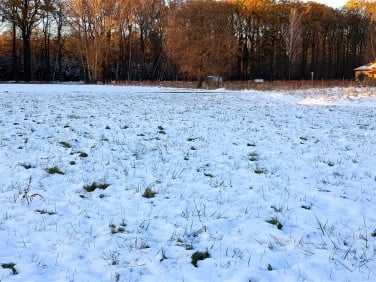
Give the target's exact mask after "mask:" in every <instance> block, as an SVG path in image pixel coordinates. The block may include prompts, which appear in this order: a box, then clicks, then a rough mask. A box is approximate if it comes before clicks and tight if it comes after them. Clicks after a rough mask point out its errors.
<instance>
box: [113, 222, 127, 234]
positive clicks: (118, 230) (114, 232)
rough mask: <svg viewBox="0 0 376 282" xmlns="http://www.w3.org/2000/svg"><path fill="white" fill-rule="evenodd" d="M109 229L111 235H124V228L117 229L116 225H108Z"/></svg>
mask: <svg viewBox="0 0 376 282" xmlns="http://www.w3.org/2000/svg"><path fill="white" fill-rule="evenodd" d="M110 228H111V233H112V234H116V233H124V232H125V228H124V227H122V226H119V227H117V226H116V224H113V223H112V224H110Z"/></svg>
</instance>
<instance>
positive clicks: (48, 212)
mask: <svg viewBox="0 0 376 282" xmlns="http://www.w3.org/2000/svg"><path fill="white" fill-rule="evenodd" d="M35 212H39V213H40V214H48V215H54V214H56V212H53V211H47V210H44V209H43V210H35Z"/></svg>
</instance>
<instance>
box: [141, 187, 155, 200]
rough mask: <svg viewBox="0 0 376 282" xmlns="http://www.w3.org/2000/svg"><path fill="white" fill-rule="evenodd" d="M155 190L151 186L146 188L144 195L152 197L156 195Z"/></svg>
mask: <svg viewBox="0 0 376 282" xmlns="http://www.w3.org/2000/svg"><path fill="white" fill-rule="evenodd" d="M155 194H156V193H155V191H153V190H152V189H151V188H150V187H148V188H146V189H145V191H144V193H143V194H142V197H144V198H147V199H150V198H154V197H155Z"/></svg>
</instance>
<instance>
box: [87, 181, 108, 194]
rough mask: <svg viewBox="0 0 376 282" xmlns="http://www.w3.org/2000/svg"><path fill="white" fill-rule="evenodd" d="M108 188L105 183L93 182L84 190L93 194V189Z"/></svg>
mask: <svg viewBox="0 0 376 282" xmlns="http://www.w3.org/2000/svg"><path fill="white" fill-rule="evenodd" d="M108 186H110V185H109V184H107V183H97V182H95V181H94V182H93V183H91V184H90V185H86V186H84V190H85V191H86V192H93V191H94V190H95V189H101V190H105V189H106V188H107V187H108Z"/></svg>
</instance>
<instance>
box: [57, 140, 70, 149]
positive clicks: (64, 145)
mask: <svg viewBox="0 0 376 282" xmlns="http://www.w3.org/2000/svg"><path fill="white" fill-rule="evenodd" d="M59 144H60V145H62V146H63V147H64V148H67V149H69V148H72V145H71V144H70V143H68V142H66V141H62V142H59Z"/></svg>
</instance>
